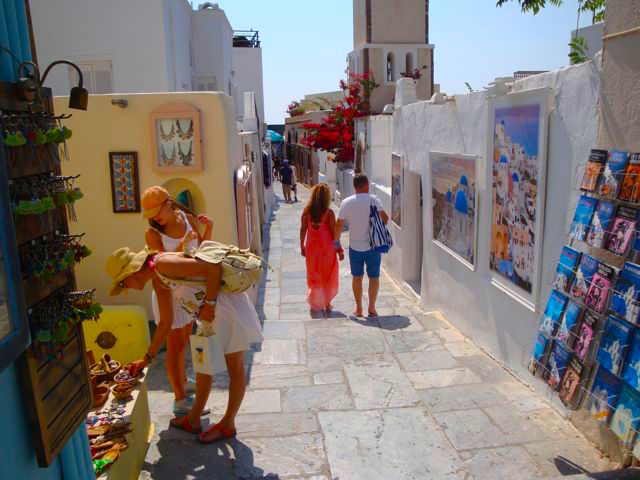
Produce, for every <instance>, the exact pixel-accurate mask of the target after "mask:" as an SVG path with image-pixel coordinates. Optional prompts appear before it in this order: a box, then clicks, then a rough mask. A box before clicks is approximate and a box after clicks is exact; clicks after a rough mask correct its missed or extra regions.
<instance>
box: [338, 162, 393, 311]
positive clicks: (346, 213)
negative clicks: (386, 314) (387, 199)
mask: <svg viewBox="0 0 640 480" xmlns="http://www.w3.org/2000/svg"><path fill="white" fill-rule="evenodd" d="M353 186H354V188H355V190H356V194H355V195H351V196H350V197H347V198H345V199H344V200H343V201H342V203H341V204H340V211H339V212H338V221H337V222H336V228H335V230H334V240H335V242H334V243H335V246H336V248H337V249H338V254H339V255H340V260H342V259H343V257H344V254H341V251H342V246H341V245H340V236H341V234H342V227H343V225H344V224H345V222H346V223H347V224H348V225H349V264H350V266H351V275H352V276H353V283H352V286H353V296H354V297H355V301H356V311H355V315H356V316H357V317H361V316H362V279H363V277H364V269H365V265H366V267H367V277H369V309H368V313H369V316H370V317H372V316H376V315H378V312H377V311H376V299H377V297H378V290H379V289H380V263H381V261H382V254H381V253H380V252H378V251H376V250H374V249H372V248H371V243H370V241H369V214H370V211H371V205H375V206H376V207H377V209H378V212H379V213H380V218H381V219H382V221H383V222H384V224H385V225H386V224H387V222H388V221H389V216H388V215H387V213H386V212H385V211H384V210H383V208H382V203H381V202H380V200H379V199H378V197H376V196H375V195H370V194H369V179H368V178H367V176H366V175H364V174H362V173H358V174H356V175H355V177H354V178H353Z"/></svg>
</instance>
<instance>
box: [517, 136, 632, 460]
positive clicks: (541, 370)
mask: <svg viewBox="0 0 640 480" xmlns="http://www.w3.org/2000/svg"><path fill="white" fill-rule="evenodd" d="M573 183H574V185H573V188H574V189H575V190H578V191H579V193H580V195H579V198H578V200H577V202H576V208H575V213H574V215H573V221H572V222H571V223H570V227H569V231H568V232H567V234H568V245H565V246H564V247H563V248H562V251H561V252H560V258H559V260H558V261H557V262H555V263H554V265H553V266H552V267H550V268H549V272H548V275H547V277H548V281H549V283H551V286H552V287H553V290H552V291H551V294H550V295H549V299H548V301H547V303H546V307H545V309H544V311H543V312H541V317H540V320H539V324H538V332H537V339H536V340H535V341H534V342H533V343H532V344H531V347H528V348H527V349H526V350H525V352H526V355H525V357H524V358H525V359H526V362H527V364H528V367H529V371H530V372H531V373H532V374H534V375H535V376H536V377H538V378H540V379H541V380H542V381H544V382H546V383H547V384H548V385H549V387H550V389H551V390H552V391H553V392H557V393H558V395H559V398H560V400H561V401H562V402H563V403H564V405H565V406H566V407H567V408H570V409H573V410H579V411H580V413H582V414H583V416H584V418H587V419H588V421H589V422H595V424H596V425H597V424H599V425H600V428H599V429H600V430H602V431H604V432H605V433H606V434H607V435H609V436H610V437H611V438H614V437H613V435H615V436H616V437H617V438H618V439H619V440H616V444H617V446H618V448H621V449H622V453H623V455H625V456H626V457H627V459H630V458H633V457H635V458H636V459H638V458H640V435H639V434H638V431H639V430H640V318H639V313H640V265H639V264H638V262H639V261H640V234H639V231H640V153H628V152H622V151H616V150H609V151H607V150H601V149H593V150H592V151H591V154H590V156H589V159H588V161H587V163H586V164H582V165H580V166H579V168H578V169H577V171H576V175H575V177H574V182H573ZM629 454H631V455H632V456H631V455H629ZM635 462H637V460H636V461H635Z"/></svg>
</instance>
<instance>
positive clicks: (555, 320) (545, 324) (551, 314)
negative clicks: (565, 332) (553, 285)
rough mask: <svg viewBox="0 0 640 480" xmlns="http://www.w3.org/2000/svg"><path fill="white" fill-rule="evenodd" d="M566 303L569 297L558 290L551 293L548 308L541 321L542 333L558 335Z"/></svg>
mask: <svg viewBox="0 0 640 480" xmlns="http://www.w3.org/2000/svg"><path fill="white" fill-rule="evenodd" d="M566 303H567V297H565V296H564V295H562V294H561V293H560V292H558V291H556V290H553V291H552V292H551V295H550V296H549V301H548V302H547V308H545V310H544V315H542V319H541V320H540V332H542V333H544V334H545V335H554V334H555V333H556V329H557V328H558V325H559V324H560V317H561V316H562V312H563V311H564V306H565V305H566Z"/></svg>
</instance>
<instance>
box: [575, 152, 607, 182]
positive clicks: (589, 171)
mask: <svg viewBox="0 0 640 480" xmlns="http://www.w3.org/2000/svg"><path fill="white" fill-rule="evenodd" d="M607 155H608V152H607V151H606V150H598V149H595V148H594V149H593V150H591V154H590V155H589V161H588V162H587V166H586V167H585V169H584V176H583V177H582V184H581V185H580V190H583V191H585V192H593V191H594V190H595V189H596V186H597V185H598V178H600V172H602V169H603V167H604V165H605V163H607Z"/></svg>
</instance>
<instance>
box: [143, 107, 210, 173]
mask: <svg viewBox="0 0 640 480" xmlns="http://www.w3.org/2000/svg"><path fill="white" fill-rule="evenodd" d="M150 122H151V139H152V151H153V164H152V166H153V170H154V171H156V172H199V171H201V170H202V149H201V145H200V143H201V136H200V111H199V110H198V109H197V108H195V107H194V106H192V105H189V104H188V103H186V102H173V103H167V104H165V105H161V106H159V107H158V108H156V109H155V110H153V112H151V118H150Z"/></svg>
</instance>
